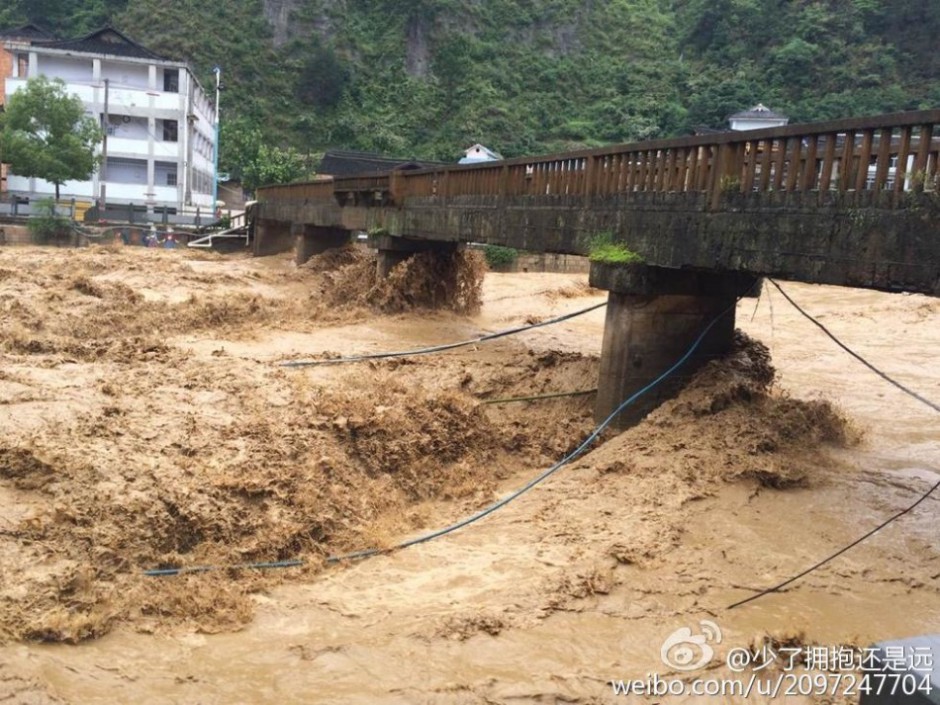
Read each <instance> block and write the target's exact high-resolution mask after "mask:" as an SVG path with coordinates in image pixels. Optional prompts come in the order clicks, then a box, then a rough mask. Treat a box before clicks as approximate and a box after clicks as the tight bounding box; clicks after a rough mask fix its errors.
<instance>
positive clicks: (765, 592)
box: [727, 277, 940, 610]
mask: <svg viewBox="0 0 940 705" xmlns="http://www.w3.org/2000/svg"><path fill="white" fill-rule="evenodd" d="M767 281H769V282H770V283H771V284H773V285H774V287H776V289H777V291H779V292H780V293H781V294H782V295H783V298H785V299H786V300H787V301H788V302H789V303H790V305H791V306H793V308H795V309H796V310H797V311H799V312H800V313H801V314H802V315H803V316H804V317H805V318H807V319H808V320H809V321H811V322H812V323H813V324H814V325H815V326H816V327H818V328H819V329H820V330H821V331H822V332H823V333H825V334H826V335H827V336H829V338H830V339H831V340H832V341H833V342H834V343H835V344H836V345H838V346H839V347H840V348H842V349H843V350H844V351H845V352H847V353H848V354H849V355H851V356H852V357H854V358H855V359H856V360H858V361H859V362H861V363H862V364H863V365H865V367H867V368H868V369H870V370H871V371H872V372H874V373H875V374H877V375H878V376H879V377H881V378H882V379H884V380H885V381H887V382H889V383H890V384H893V385H894V386H895V387H897V388H898V389H900V390H901V391H902V392H904V393H905V394H908V395H910V396H912V397H913V398H914V399H917V400H918V401H920V402H922V403H924V404H926V405H927V406H929V407H930V408H931V409H933V410H934V411H938V412H940V406H938V405H937V404H935V403H934V402H932V401H930V400H929V399H926V398H924V397H923V396H921V395H920V394H918V393H917V392H915V391H913V390H912V389H909V388H907V387H906V386H904V385H903V384H901V383H900V382H898V381H897V380H895V379H893V378H892V377H890V376H889V375H888V374H886V373H885V372H882V371H881V370H880V369H878V368H877V367H875V366H874V365H873V364H872V363H870V362H869V361H868V360H866V359H865V358H863V357H862V356H861V355H859V354H858V353H856V352H855V351H854V350H852V349H851V348H849V347H848V346H847V345H846V344H845V343H843V342H842V341H841V340H839V339H838V338H837V337H836V336H835V335H834V334H833V333H832V332H831V331H830V330H829V329H828V328H826V326H824V325H823V324H822V323H820V322H819V321H818V320H816V318H814V317H813V316H812V315H811V314H809V313H808V312H806V311H805V310H803V309H802V308H801V307H800V306H799V304H797V303H796V301H794V300H793V299H792V298H791V297H790V295H789V294H787V292H786V291H784V290H783V287H781V286H780V284H778V283H777V282H776V281H774V280H773V279H770V278H769V277H768V279H767ZM938 489H940V481H938V482H937V483H936V484H934V485H933V487H931V488H930V489H929V490H927V491H926V492H924V493H923V494H922V495H920V497H919V498H918V499H917V500H916V501H915V502H914V503H913V504H911V505H910V506H909V507H906V508H904V509H902V510H901V511H899V512H897V513H896V514H894V515H892V516H891V517H889V518H888V519H886V520H885V521H883V522H882V523H881V524H879V525H878V526H876V527H875V528H874V529H872V530H871V531H869V532H867V533H866V534H864V535H862V536H860V537H859V538H857V539H855V540H854V541H853V542H852V543H850V544H848V545H846V546H844V547H843V548H840V549H839V550H838V551H836V552H835V553H832V554H830V555H829V556H827V557H826V558H823V559H822V560H821V561H818V562H817V563H815V564H814V565H812V566H810V567H809V568H807V569H806V570H804V571H802V572H801V573H798V574H797V575H794V576H793V577H792V578H787V579H786V580H784V581H783V582H782V583H779V584H777V585H774V586H773V587H769V588H766V589H764V590H760V591H759V592H757V593H756V594H754V595H751V596H750V597H747V598H745V599H743V600H738V601H737V602H735V603H734V604H732V605H728V608H727V609H729V610H733V609H735V608H736V607H740V606H742V605H746V604H748V603H749V602H753V601H754V600H758V599H760V598H761V597H764V596H765V595H769V594H771V593H774V592H779V591H780V590H782V589H783V588H785V587H787V586H788V585H791V584H793V583H795V582H796V581H797V580H799V579H800V578H803V577H805V576H807V575H809V574H810V573H812V572H813V571H814V570H818V569H819V568H821V567H823V566H824V565H826V564H827V563H830V562H831V561H834V560H835V559H836V558H838V557H839V556H841V555H842V554H843V553H846V552H847V551H849V550H850V549H852V548H855V547H856V546H858V545H859V544H860V543H862V542H863V541H865V540H866V539H868V538H870V537H872V536H874V535H875V534H877V533H878V532H879V531H881V530H882V529H883V528H885V527H886V526H888V525H889V524H892V523H894V522H895V521H897V520H898V519H900V518H901V517H903V516H904V515H905V514H909V513H910V512H912V511H913V510H914V509H916V508H917V506H918V505H920V504H922V503H923V502H925V501H926V500H927V498H928V497H930V496H931V495H932V494H933V493H934V492H936V491H937V490H938Z"/></svg>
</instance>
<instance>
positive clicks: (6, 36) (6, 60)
mask: <svg viewBox="0 0 940 705" xmlns="http://www.w3.org/2000/svg"><path fill="white" fill-rule="evenodd" d="M43 39H46V40H48V39H52V35H50V34H49V33H48V32H46V31H45V30H43V29H42V28H40V27H37V26H36V25H34V24H27V25H23V26H22V27H16V28H14V29H5V30H2V31H0V110H2V109H3V103H4V100H5V96H6V79H7V76H12V75H13V74H14V69H15V68H16V67H15V64H16V63H18V62H25V61H26V57H25V56H23V55H19V56H17V55H16V54H14V53H13V52H12V51H9V50H8V49H7V48H6V46H5V43H6V42H9V41H19V42H31V41H33V40H43ZM19 70H20V71H22V72H23V73H25V72H26V67H25V66H21V67H20V69H19ZM6 190H7V165H6V164H2V163H0V194H4V193H6Z"/></svg>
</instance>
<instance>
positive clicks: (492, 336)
mask: <svg viewBox="0 0 940 705" xmlns="http://www.w3.org/2000/svg"><path fill="white" fill-rule="evenodd" d="M606 305H607V302H606V301H605V302H603V303H600V304H595V305H593V306H588V307H587V308H582V309H580V310H578V311H573V312H571V313H566V314H564V315H562V316H557V317H555V318H549V319H548V320H545V321H540V322H538V323H530V324H528V325H524V326H518V327H516V328H507V329H506V330H501V331H497V332H496V333H488V334H486V335H481V336H480V337H478V338H473V339H471V340H461V341H459V342H456V343H444V344H443V345H433V346H431V347H427V348H416V349H414V350H402V351H399V352H381V353H369V354H366V355H351V356H349V357H335V358H325V359H322V360H294V361H290V362H282V363H281V365H280V366H281V367H313V366H316V365H341V364H345V363H350V362H365V361H367V360H384V359H388V358H392V357H414V356H416V355H430V354H432V353H438V352H444V351H447V350H456V349H457V348H464V347H467V346H469V345H477V344H478V343H485V342H487V341H490V340H496V339H497V338H505V337H506V336H509V335H515V334H517V333H523V332H525V331H527V330H533V329H535V328H541V327H542V326H550V325H553V324H555V323H562V322H563V321H567V320H570V319H572V318H576V317H578V316H583V315H584V314H586V313H590V312H591V311H596V310H597V309H599V308H603V307H604V306H606Z"/></svg>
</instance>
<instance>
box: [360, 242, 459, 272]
mask: <svg viewBox="0 0 940 705" xmlns="http://www.w3.org/2000/svg"><path fill="white" fill-rule="evenodd" d="M372 244H373V246H374V247H375V248H376V249H377V250H378V264H377V274H378V278H379V279H380V280H381V279H385V278H387V277H388V275H389V273H390V272H391V271H392V269H393V268H394V267H395V266H396V265H398V264H400V263H401V262H404V261H405V260H406V259H408V258H410V257H411V256H412V255H413V254H415V253H416V252H427V251H429V250H430V251H434V252H446V253H453V252H456V251H457V243H456V242H438V241H434V240H409V239H407V238H403V237H393V236H391V235H378V236H375V237H374V238H373V239H372Z"/></svg>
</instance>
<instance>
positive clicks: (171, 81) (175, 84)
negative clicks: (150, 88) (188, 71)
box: [163, 69, 180, 93]
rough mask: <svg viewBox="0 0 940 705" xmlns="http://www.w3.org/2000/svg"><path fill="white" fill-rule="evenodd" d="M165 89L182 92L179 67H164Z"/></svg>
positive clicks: (171, 91) (169, 91) (170, 91)
mask: <svg viewBox="0 0 940 705" xmlns="http://www.w3.org/2000/svg"><path fill="white" fill-rule="evenodd" d="M163 90H164V91H166V92H167V93H179V92H180V70H179V69H163Z"/></svg>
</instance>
